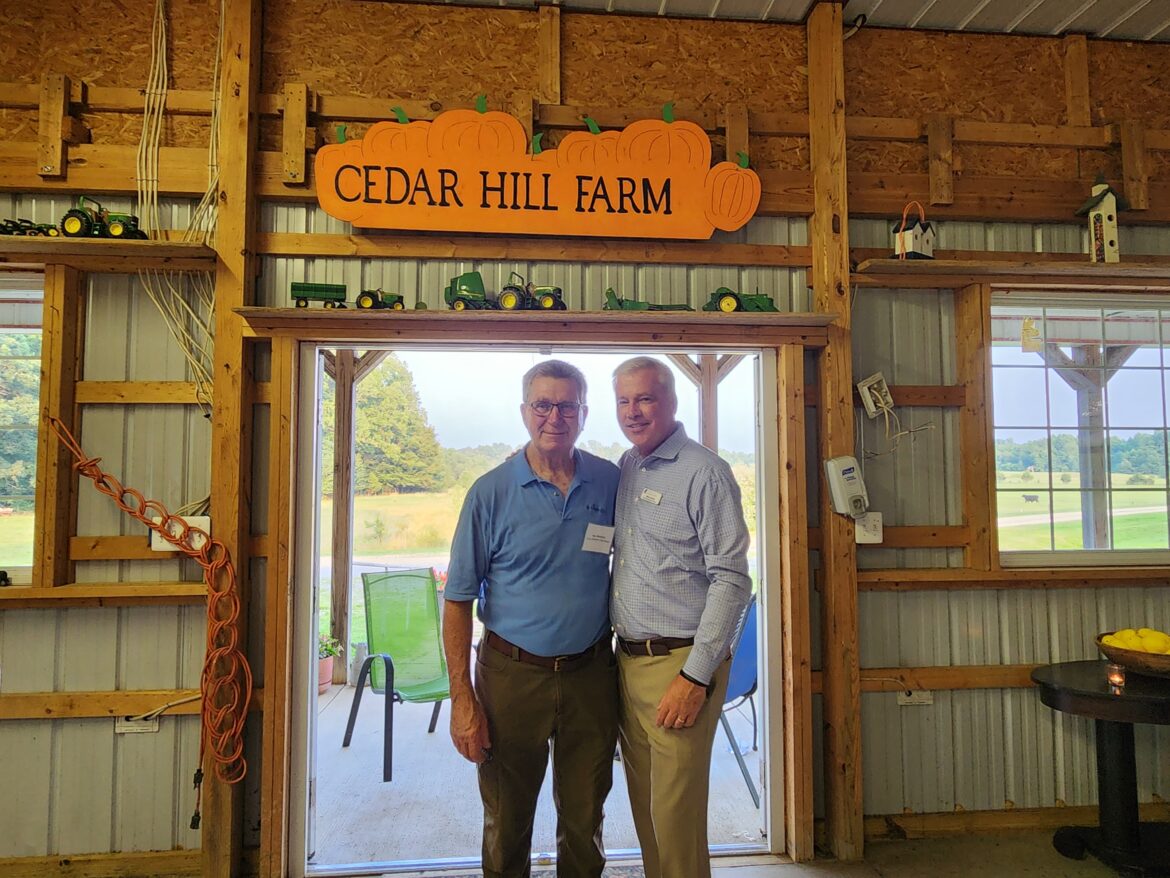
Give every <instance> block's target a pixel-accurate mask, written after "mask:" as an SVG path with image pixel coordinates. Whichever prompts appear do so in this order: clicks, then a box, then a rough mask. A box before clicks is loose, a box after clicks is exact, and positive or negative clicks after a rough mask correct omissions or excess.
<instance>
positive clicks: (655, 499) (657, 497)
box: [638, 488, 662, 506]
mask: <svg viewBox="0 0 1170 878" xmlns="http://www.w3.org/2000/svg"><path fill="white" fill-rule="evenodd" d="M638 499H639V500H645V501H646V502H647V503H653V504H654V505H655V506H657V505H658V504H659V503H661V502H662V494H660V493H659V492H658V491H651V490H650V489H649V488H644V489H643V490H642V495H641V496H640V497H639V498H638Z"/></svg>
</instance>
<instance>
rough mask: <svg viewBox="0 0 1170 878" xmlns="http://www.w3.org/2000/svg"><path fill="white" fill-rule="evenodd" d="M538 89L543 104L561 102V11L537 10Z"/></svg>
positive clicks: (557, 8) (544, 7)
mask: <svg viewBox="0 0 1170 878" xmlns="http://www.w3.org/2000/svg"><path fill="white" fill-rule="evenodd" d="M537 21H538V25H537V27H538V29H539V35H538V37H537V43H536V45H537V50H538V51H539V53H540V54H539V56H538V58H537V71H536V74H537V75H536V80H537V89H538V96H539V99H540V101H541V103H545V104H559V103H560V102H561V10H560V7H558V6H541V7H539V8H538V10H537Z"/></svg>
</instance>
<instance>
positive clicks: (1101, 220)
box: [1077, 174, 1129, 262]
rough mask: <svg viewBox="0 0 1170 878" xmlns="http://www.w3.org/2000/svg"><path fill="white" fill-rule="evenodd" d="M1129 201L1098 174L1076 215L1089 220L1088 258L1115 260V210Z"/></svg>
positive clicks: (1116, 255) (1106, 260) (1126, 204)
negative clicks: (1090, 191) (1086, 198)
mask: <svg viewBox="0 0 1170 878" xmlns="http://www.w3.org/2000/svg"><path fill="white" fill-rule="evenodd" d="M1128 209H1129V203H1128V202H1127V201H1126V200H1125V198H1124V197H1123V196H1121V195H1118V194H1117V192H1115V191H1114V190H1113V187H1112V186H1110V185H1109V184H1108V183H1106V182H1105V178H1104V177H1103V176H1102V175H1100V174H1098V175H1097V180H1096V182H1094V183H1093V191H1092V194H1091V195H1090V196H1089V200H1088V201H1086V202H1085V203H1084V204H1082V205H1081V206H1080V207H1079V208H1078V209H1077V216H1084V217H1088V220H1089V258H1090V259H1091V260H1092V261H1093V262H1117V261H1118V259H1119V251H1118V249H1117V212H1118V211H1119V210H1128Z"/></svg>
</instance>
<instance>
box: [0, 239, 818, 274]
mask: <svg viewBox="0 0 1170 878" xmlns="http://www.w3.org/2000/svg"><path fill="white" fill-rule="evenodd" d="M16 240H19V239H16ZM0 247H2V242H0ZM256 247H257V251H258V252H259V253H261V254H263V255H265V256H292V257H295V258H297V259H304V258H306V257H309V256H360V257H363V258H370V259H444V260H475V259H498V260H517V261H551V262H556V261H561V262H618V263H623V264H638V265H642V264H646V263H654V264H661V263H675V264H678V265H736V266H745V265H766V266H775V267H789V266H791V267H797V268H807V267H808V266H809V265H811V264H812V254H811V252H810V250H809V248H808V247H806V246H801V245H794V246H785V245H770V244H719V243H711V242H703V241H694V242H688V243H682V242H677V241H673V242H672V241H622V240H617V239H598V240H590V239H585V238H577V239H572V238H537V237H530V238H525V237H521V236H513V235H509V236H507V237H499V236H490V235H454V236H451V235H416V234H411V233H397V234H396V233H387V234H385V235H370V236H366V235H329V234H299V233H293V232H261V233H259V234H257V236H256Z"/></svg>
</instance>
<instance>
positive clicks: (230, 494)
mask: <svg viewBox="0 0 1170 878" xmlns="http://www.w3.org/2000/svg"><path fill="white" fill-rule="evenodd" d="M261 8H262V3H261V0H226V5H225V9H224V22H223V26H224V44H223V57H222V58H221V59H220V68H221V70H222V77H223V79H222V84H221V87H220V88H221V92H220V113H219V132H218V135H219V142H220V143H221V144H225V145H231V148H230V149H225V150H224V151H223V153H222V155H221V164H220V182H219V227H218V229H217V232H216V236H215V241H216V249H217V251H218V256H219V262H218V264H217V268H216V277H215V297H216V303H215V304H216V307H215V351H214V358H215V362H214V384H213V390H212V394H213V403H214V404H213V409H212V427H211V450H212V454H211V526H212V529H213V533H214V534H215V537H216V539H218V540H221V541H222V542H223V544H224V546H225V547H226V548H227V550H228V551H229V552H230V553H231V556H232V561H233V563H234V564H235V569H236V576H237V581H238V588H239V590H240V616H239V618H238V620H237V621H236V627H237V634H238V642H240V643H247V642H248V638H247V637H246V624H247V623H246V620H247V618H248V585H249V583H248V566H249V565H248V557H247V547H248V544H249V543H248V539H247V533H246V529H247V522H248V520H249V518H250V515H249V511H248V499H247V497H246V496H245V494H244V492H243V476H242V469H243V467H244V466H246V465H247V464H248V463H249V462H250V459H251V449H250V448H247V449H245V448H244V447H243V440H244V437H245V436H246V435H247V434H248V433H249V432H250V431H249V428H248V426H247V425H246V424H245V419H247V420H249V421H250V419H251V416H252V413H251V411H246V410H245V406H244V399H245V396H246V394H245V391H244V383H245V381H248V380H250V376H249V375H247V374H246V372H247V369H246V365H247V362H246V358H245V356H244V354H245V349H244V341H243V323H242V321H241V320H240V318H239V316H238V315H237V314H236V313H235V312H234V310H233V309H235V308H238V307H241V306H243V305H247V304H249V303H250V302H249V299H250V293H251V290H252V287H253V284H254V281H255V277H256V257H255V251H254V247H253V237H254V234H255V203H256V199H255V193H254V191H253V187H254V180H253V172H252V166H253V155H254V153H255V148H256V118H257V111H258V107H257V103H256V92H257V85H258V82H259V77H260V46H259V43H260V24H261V19H260V16H261ZM287 682H288V681H287V679H285V680H278V679H270V680H269V681H268V683H269V685H275V686H283V685H287ZM256 768H257V766H251V767H250V769H249V770H252V771H255V770H256ZM203 771H204V775H205V780H204V788H203V789H204V815H203V874H204V876H206V878H234V876H236V875H238V874H239V873H240V868H241V852H242V843H241V842H242V830H243V825H242V824H243V813H244V811H243V787H244V784H243V783H238V784H233V785H228V784H224V783H221V782H220V781H218V780H217V779H216V777H215V771H214V766H213V765H212V764H211V762H210V760H209V761H208V762H207V763H206V764H205V765H204V766H203Z"/></svg>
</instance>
